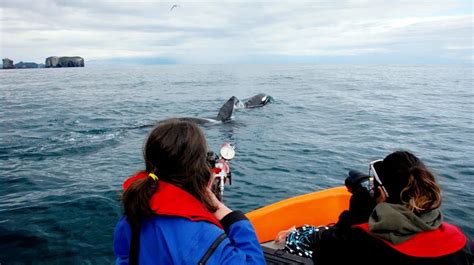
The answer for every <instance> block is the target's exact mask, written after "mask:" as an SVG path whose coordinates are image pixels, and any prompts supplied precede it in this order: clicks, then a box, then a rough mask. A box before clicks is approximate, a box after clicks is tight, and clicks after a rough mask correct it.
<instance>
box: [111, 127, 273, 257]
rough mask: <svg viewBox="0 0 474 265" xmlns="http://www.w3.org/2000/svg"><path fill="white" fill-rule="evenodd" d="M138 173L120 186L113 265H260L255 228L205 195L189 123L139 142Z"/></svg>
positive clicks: (206, 179)
mask: <svg viewBox="0 0 474 265" xmlns="http://www.w3.org/2000/svg"><path fill="white" fill-rule="evenodd" d="M143 156H144V160H145V170H144V171H141V172H138V173H137V174H136V175H135V176H132V177H131V178H129V179H127V180H126V181H125V182H124V183H123V189H124V193H123V196H122V202H123V208H124V216H123V217H122V218H121V219H120V221H119V223H118V224H117V226H116V229H115V235H114V250H115V255H116V264H132V265H133V264H264V263H265V261H264V258H263V252H262V249H261V247H260V245H259V243H258V240H257V237H256V234H255V231H254V229H253V227H252V225H251V224H250V222H249V221H248V219H247V218H246V217H245V215H244V214H243V213H242V212H240V211H231V210H230V209H229V208H227V207H226V206H225V205H224V204H223V203H221V202H220V201H219V200H217V198H216V197H215V195H214V194H213V193H212V192H211V191H210V183H212V177H213V176H212V172H211V169H210V167H209V165H208V163H207V159H206V157H207V143H206V139H205V137H204V134H203V132H202V131H201V129H200V128H199V127H198V126H197V125H196V124H194V123H192V122H189V121H182V120H178V119H170V120H166V121H163V122H161V123H160V124H159V125H158V126H157V127H156V128H154V129H153V130H152V132H151V133H150V135H149V136H148V139H147V140H146V143H145V146H144V150H143Z"/></svg>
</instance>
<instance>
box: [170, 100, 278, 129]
mask: <svg viewBox="0 0 474 265" xmlns="http://www.w3.org/2000/svg"><path fill="white" fill-rule="evenodd" d="M271 100H272V97H271V96H269V95H267V94H264V93H260V94H257V95H255V96H253V97H250V98H248V99H244V100H243V101H240V100H239V99H238V98H237V97H235V96H232V97H230V98H229V99H228V100H227V101H226V102H225V103H224V105H222V106H221V108H220V109H219V112H218V113H217V117H216V118H197V117H181V118H178V119H180V120H186V121H192V122H195V123H197V124H201V125H203V124H217V123H222V122H227V121H230V120H231V119H232V114H233V113H234V110H235V109H239V108H246V109H251V108H258V107H263V106H265V105H267V104H268V103H269V102H271Z"/></svg>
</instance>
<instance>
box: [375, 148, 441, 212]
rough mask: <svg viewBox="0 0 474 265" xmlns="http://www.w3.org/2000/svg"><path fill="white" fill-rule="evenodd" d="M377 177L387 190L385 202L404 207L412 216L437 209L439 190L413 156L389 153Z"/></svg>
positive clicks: (397, 152)
mask: <svg viewBox="0 0 474 265" xmlns="http://www.w3.org/2000/svg"><path fill="white" fill-rule="evenodd" d="M380 171H381V172H377V173H379V176H380V178H381V180H382V182H383V185H384V187H385V188H386V189H387V191H388V194H389V197H388V198H387V202H390V203H397V204H403V205H404V206H405V207H407V208H408V209H410V210H411V211H413V212H415V213H424V212H427V211H429V210H432V209H435V208H438V207H440V205H441V190H440V188H439V186H438V183H436V180H435V177H434V175H433V174H432V173H431V172H430V171H429V170H428V168H427V167H426V166H425V165H424V164H423V163H422V162H421V160H420V159H419V158H418V157H416V156H415V155H414V154H412V153H410V152H407V151H396V152H394V153H391V154H390V155H388V156H387V157H385V159H384V160H383V162H382V167H381V170H380Z"/></svg>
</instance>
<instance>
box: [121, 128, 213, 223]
mask: <svg viewBox="0 0 474 265" xmlns="http://www.w3.org/2000/svg"><path fill="white" fill-rule="evenodd" d="M143 157H144V160H145V166H146V172H147V173H154V174H156V175H157V176H158V178H159V181H155V180H153V179H152V178H151V177H146V178H143V179H138V180H136V181H134V182H133V183H132V184H131V185H130V186H129V187H128V188H127V189H126V190H125V192H124V193H123V196H122V201H123V206H124V212H125V215H126V216H127V220H128V221H129V222H130V223H131V224H132V225H138V223H139V222H140V220H142V219H144V218H148V217H151V216H153V210H152V209H150V206H149V201H150V199H151V197H152V196H153V194H154V193H155V192H156V190H157V188H158V185H159V182H160V181H161V180H163V181H166V182H168V183H171V184H174V185H176V186H178V187H180V188H182V189H184V190H185V191H187V192H188V193H190V194H191V195H193V196H194V197H195V198H196V199H198V200H199V201H201V202H202V204H203V205H204V206H205V207H206V208H207V209H208V210H210V211H211V212H213V211H215V210H216V208H215V206H214V205H213V204H212V201H211V199H210V198H209V197H208V196H207V191H206V188H207V185H208V183H209V180H210V178H211V171H210V167H209V166H208V163H207V160H206V157H207V143H206V138H205V137H204V133H203V132H202V130H201V129H200V128H199V127H198V126H197V125H196V124H195V123H193V122H190V121H183V120H179V119H169V120H165V121H162V122H160V123H159V124H158V126H156V127H155V128H154V129H153V130H152V131H151V133H150V135H149V136H148V138H147V140H146V142H145V146H144V148H143Z"/></svg>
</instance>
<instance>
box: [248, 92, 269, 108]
mask: <svg viewBox="0 0 474 265" xmlns="http://www.w3.org/2000/svg"><path fill="white" fill-rule="evenodd" d="M269 100H270V97H269V96H268V95H266V94H263V93H261V94H258V95H255V96H253V97H251V98H249V99H247V100H246V101H245V103H244V104H245V107H246V108H256V107H262V106H265V105H266V104H267V103H268V102H269Z"/></svg>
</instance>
